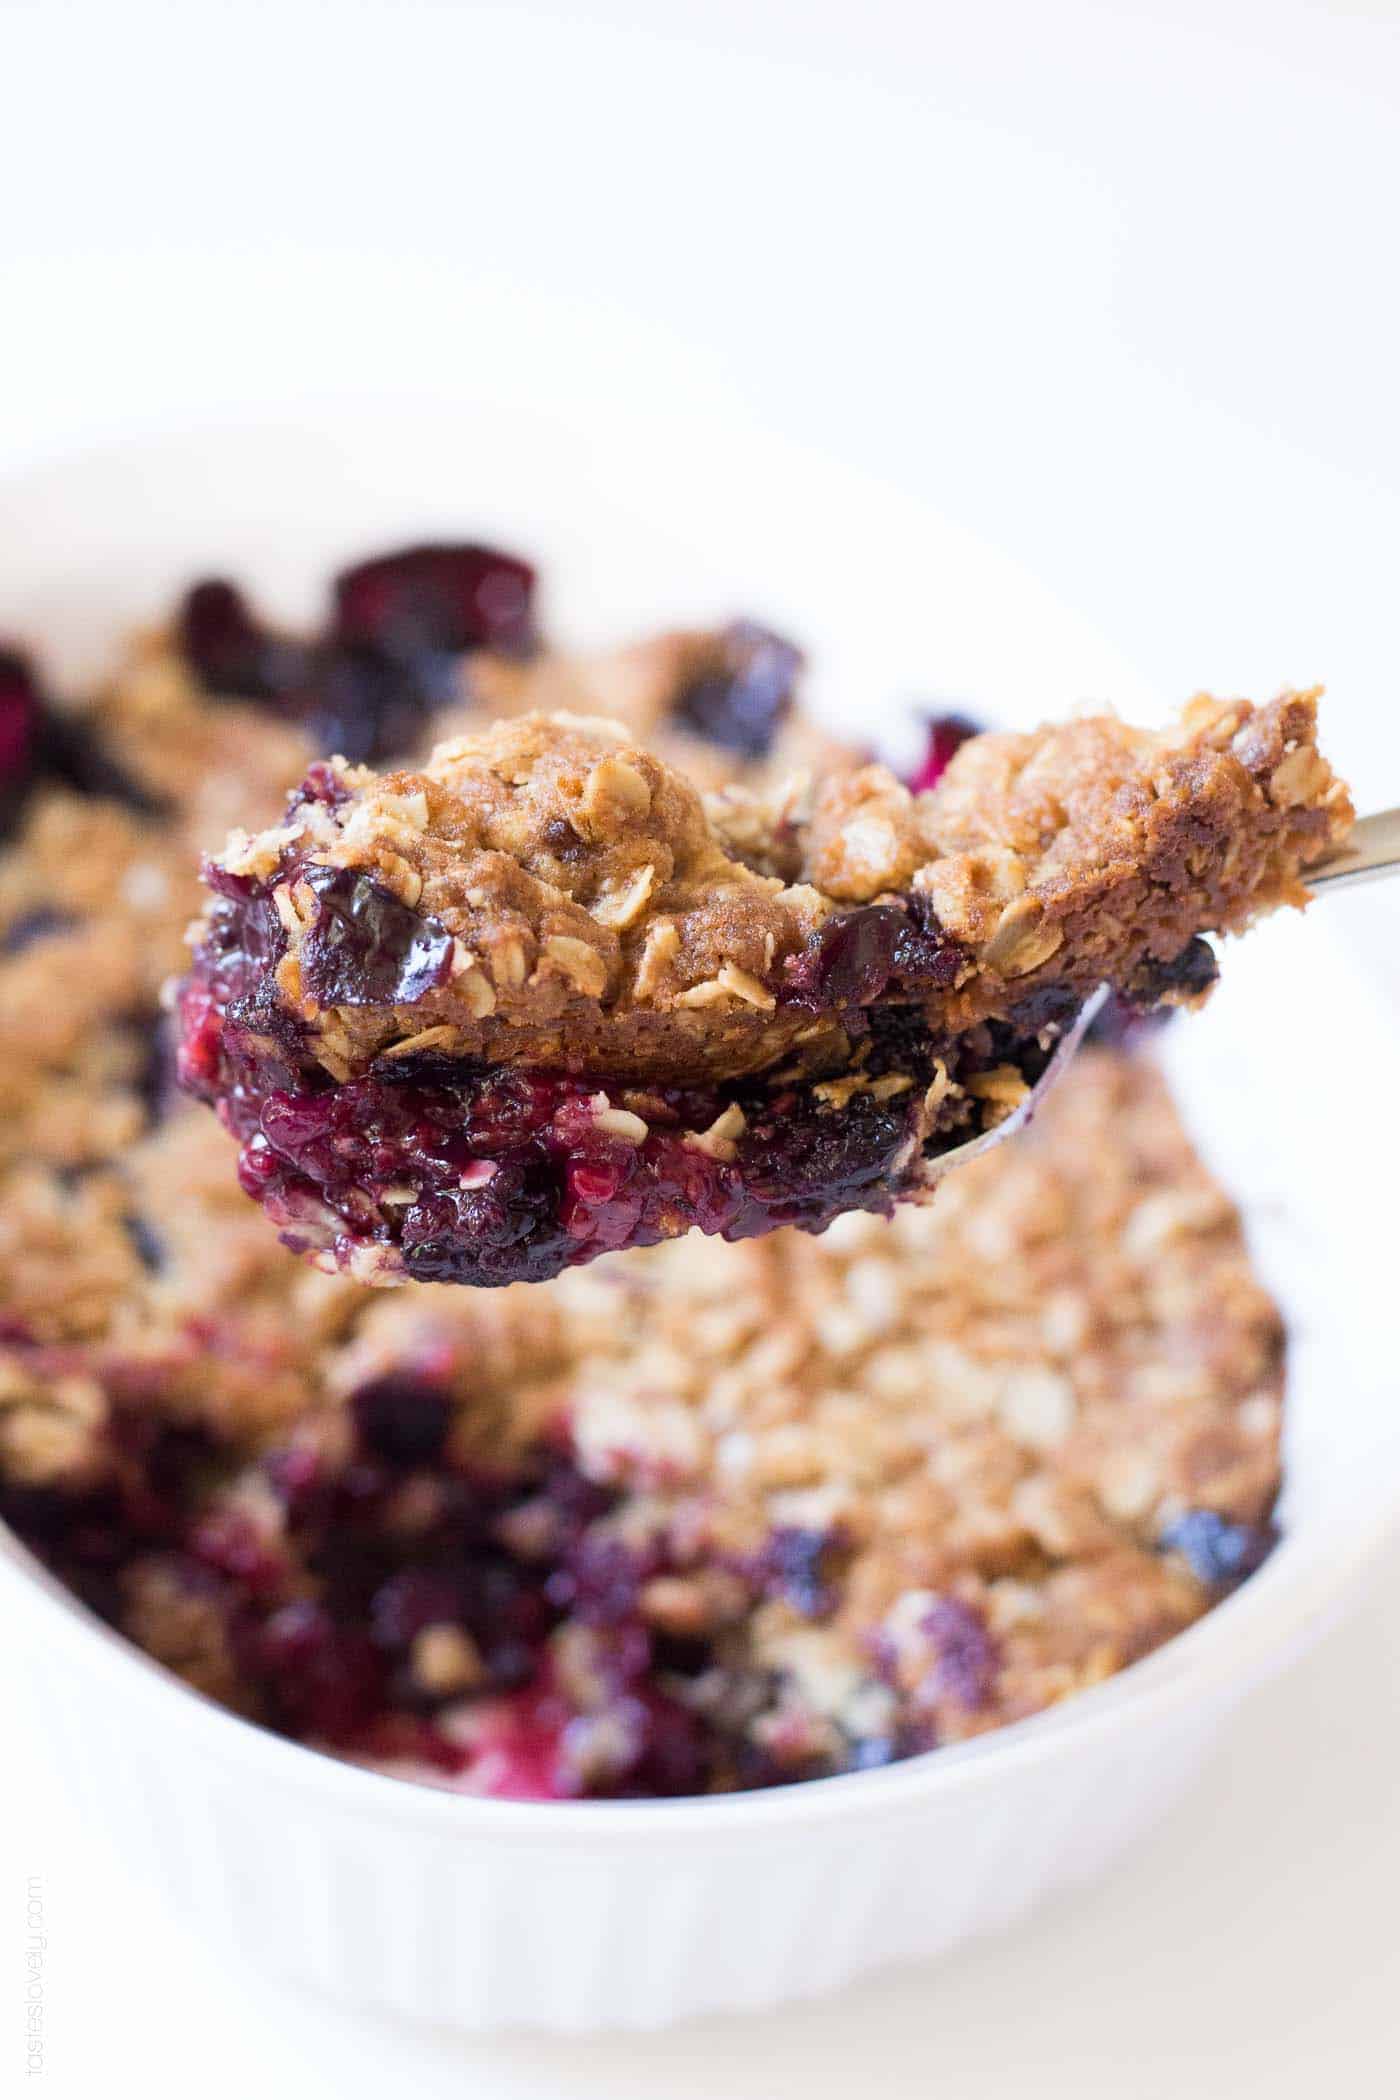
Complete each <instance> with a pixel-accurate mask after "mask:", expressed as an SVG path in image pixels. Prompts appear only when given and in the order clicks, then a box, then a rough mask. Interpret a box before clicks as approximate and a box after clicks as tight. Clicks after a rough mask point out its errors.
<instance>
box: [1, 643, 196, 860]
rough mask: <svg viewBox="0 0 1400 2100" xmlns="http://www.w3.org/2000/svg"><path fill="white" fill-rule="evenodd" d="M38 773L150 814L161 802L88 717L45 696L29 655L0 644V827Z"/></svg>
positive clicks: (80, 791) (156, 812) (160, 807)
mask: <svg viewBox="0 0 1400 2100" xmlns="http://www.w3.org/2000/svg"><path fill="white" fill-rule="evenodd" d="M40 779H44V780H51V781H54V782H56V783H57V784H58V785H60V786H62V787H67V788H72V789H74V790H75V791H76V792H77V793H78V794H80V795H105V796H107V797H109V798H110V799H111V800H113V801H117V802H125V803H127V804H128V805H129V806H130V807H131V808H133V809H139V810H141V811H143V812H144V813H145V814H147V815H150V816H155V815H159V814H160V813H161V812H162V810H163V808H164V805H163V804H162V803H161V802H160V801H159V799H158V798H157V797H156V796H154V795H151V794H149V793H147V791H146V790H145V789H144V788H142V787H141V786H140V784H139V783H138V782H137V781H134V780H132V779H131V778H130V776H129V775H128V774H127V773H125V772H124V771H123V769H122V768H121V767H120V766H119V765H118V764H117V763H116V761H115V759H113V758H112V757H111V755H110V754H109V753H108V752H107V751H106V750H105V749H104V748H103V746H102V744H101V742H100V741H99V739H98V738H97V737H96V735H95V734H94V733H93V730H92V729H91V727H90V726H89V724H88V723H86V722H84V721H82V720H80V719H79V718H78V717H77V716H75V715H72V714H66V713H64V712H63V711H62V710H61V709H59V708H56V707H54V706H53V705H52V704H51V703H50V702H49V700H47V699H46V698H45V696H44V693H43V692H42V690H41V689H40V686H39V682H38V679H37V677H36V675H35V673H34V669H33V666H32V665H31V664H30V662H29V659H28V658H27V657H25V656H23V655H21V654H20V652H19V651H18V650H15V649H0V830H3V829H5V828H6V827H7V826H8V824H9V823H10V822H11V821H12V819H13V818H14V817H15V816H16V815H17V813H18V811H19V808H20V805H21V804H22V802H23V801H24V798H25V796H26V795H27V794H28V792H29V790H30V788H31V787H32V786H33V785H34V783H35V782H36V781H37V780H40Z"/></svg>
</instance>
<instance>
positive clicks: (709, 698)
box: [672, 620, 802, 759]
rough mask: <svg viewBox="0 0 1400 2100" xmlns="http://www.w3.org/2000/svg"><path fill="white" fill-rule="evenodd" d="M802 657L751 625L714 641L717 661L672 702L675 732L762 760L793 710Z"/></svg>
mask: <svg viewBox="0 0 1400 2100" xmlns="http://www.w3.org/2000/svg"><path fill="white" fill-rule="evenodd" d="M801 669H802V652H801V650H800V649H795V648H794V647H793V645H792V643H791V642H785V641H784V640H783V639H782V638H781V636H779V635H776V634H771V633H770V632H769V631H768V629H767V628H766V627H760V626H758V625H757V624H756V623H755V622H753V621H752V620H736V621H734V622H733V624H732V625H730V626H729V627H726V628H725V629H724V631H723V633H722V634H721V635H720V636H719V638H718V648H717V651H716V661H715V662H714V663H712V664H710V665H708V666H707V667H706V669H705V670H703V671H702V672H701V673H700V674H699V675H698V676H697V677H696V678H694V679H692V680H691V682H690V683H689V684H688V685H686V686H684V687H683V688H682V689H681V691H680V692H679V693H678V694H677V695H676V697H675V699H674V701H673V702H672V713H673V715H674V718H675V720H676V722H677V723H678V724H679V726H680V727H682V728H684V729H688V730H690V731H692V732H693V734H694V735H696V736H700V737H704V738H705V740H706V741H707V742H708V743H711V744H718V745H719V746H720V748H721V749H722V750H725V751H733V752H735V753H736V754H737V755H738V756H739V757H740V758H748V759H757V758H764V757H766V756H767V754H768V752H769V750H770V749H771V747H772V743H773V739H774V737H775V736H776V735H777V733H778V730H779V728H780V727H781V726H782V723H783V721H784V720H785V718H786V717H787V715H788V714H789V713H790V712H791V710H792V705H793V698H794V694H795V691H796V686H797V678H798V674H799V673H800V671H801Z"/></svg>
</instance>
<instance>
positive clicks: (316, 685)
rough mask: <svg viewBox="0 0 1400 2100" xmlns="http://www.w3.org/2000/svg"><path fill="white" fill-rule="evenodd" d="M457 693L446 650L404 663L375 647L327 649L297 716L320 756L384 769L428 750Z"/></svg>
mask: <svg viewBox="0 0 1400 2100" xmlns="http://www.w3.org/2000/svg"><path fill="white" fill-rule="evenodd" d="M456 693H457V674H456V667H455V664H454V662H453V659H452V657H450V656H448V655H446V654H445V653H444V652H442V651H440V650H438V651H431V650H420V651H419V652H418V653H417V654H416V655H414V656H408V657H403V656H399V655H396V654H394V653H393V652H392V651H390V650H387V649H383V648H380V647H379V646H378V645H377V644H376V643H372V642H328V643H327V644H326V645H325V646H324V647H323V648H321V649H318V650H316V651H315V652H314V654H313V656H312V658H311V661H310V665H309V669H308V674H307V679H306V683H305V686H304V687H303V689H302V691H301V693H300V694H299V696H298V700H297V710H298V715H299V718H300V720H301V722H302V725H303V727H304V728H305V730H306V733H307V735H308V736H309V737H310V739H311V741H312V743H313V744H314V745H315V746H316V749H317V750H318V751H323V752H325V754H326V755H327V757H332V756H335V755H339V756H340V757H341V758H348V759H349V760H350V761H351V762H352V764H355V765H379V764H382V763H383V762H384V761H385V760H386V759H391V758H398V757H401V756H402V754H403V753H404V752H406V751H411V750H412V749H413V748H414V746H415V745H417V744H419V743H421V742H422V740H423V737H424V735H425V733H426V731H427V728H428V724H429V722H430V721H431V719H432V717H433V715H434V714H435V713H436V712H437V710H438V709H439V708H441V707H446V706H448V705H449V704H450V703H451V701H452V700H453V699H454V698H455V697H456Z"/></svg>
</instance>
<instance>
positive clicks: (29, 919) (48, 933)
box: [0, 904, 78, 955]
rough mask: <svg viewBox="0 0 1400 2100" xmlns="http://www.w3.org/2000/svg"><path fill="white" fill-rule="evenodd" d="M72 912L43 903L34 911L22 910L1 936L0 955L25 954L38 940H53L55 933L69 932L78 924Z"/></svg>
mask: <svg viewBox="0 0 1400 2100" xmlns="http://www.w3.org/2000/svg"><path fill="white" fill-rule="evenodd" d="M77 923H78V922H77V920H76V919H75V918H74V917H73V914H72V913H71V912H66V911H55V910H54V909H53V907H52V906H51V905H46V904H41V905H38V906H36V908H35V909H34V910H33V911H25V912H21V913H20V914H19V916H18V918H15V919H12V920H11V921H10V923H9V925H8V926H7V927H6V929H5V932H4V935H3V937H0V955H23V953H24V951H25V949H26V948H32V947H33V946H34V945H35V943H36V942H38V941H47V940H52V938H53V937H54V935H55V934H59V933H67V932H68V931H69V930H70V928H72V927H74V926H76V925H77Z"/></svg>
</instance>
